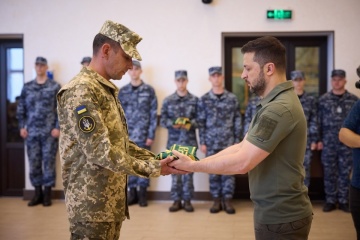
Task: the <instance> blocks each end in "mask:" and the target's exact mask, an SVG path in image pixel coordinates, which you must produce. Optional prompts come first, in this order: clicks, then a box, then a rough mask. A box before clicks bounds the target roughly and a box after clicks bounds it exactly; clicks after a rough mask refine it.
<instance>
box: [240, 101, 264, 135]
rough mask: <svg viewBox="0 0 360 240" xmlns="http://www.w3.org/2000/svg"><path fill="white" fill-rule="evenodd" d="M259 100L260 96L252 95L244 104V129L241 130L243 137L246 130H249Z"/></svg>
mask: <svg viewBox="0 0 360 240" xmlns="http://www.w3.org/2000/svg"><path fill="white" fill-rule="evenodd" d="M259 102H260V97H258V96H255V95H254V96H252V97H250V99H249V102H248V104H247V106H246V110H245V116H244V130H243V135H244V137H245V134H246V133H247V131H248V130H249V126H250V123H251V120H252V119H253V117H254V116H255V114H256V111H257V108H256V106H257V105H258V103H259Z"/></svg>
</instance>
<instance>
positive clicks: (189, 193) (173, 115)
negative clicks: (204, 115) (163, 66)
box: [160, 70, 198, 212]
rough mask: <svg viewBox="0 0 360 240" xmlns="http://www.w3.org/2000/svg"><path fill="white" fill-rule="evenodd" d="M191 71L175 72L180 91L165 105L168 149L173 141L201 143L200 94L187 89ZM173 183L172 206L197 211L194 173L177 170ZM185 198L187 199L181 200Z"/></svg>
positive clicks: (177, 88) (189, 143)
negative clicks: (180, 121)
mask: <svg viewBox="0 0 360 240" xmlns="http://www.w3.org/2000/svg"><path fill="white" fill-rule="evenodd" d="M188 82H189V80H188V76H187V71H185V70H178V71H176V72H175V84H176V92H175V93H173V94H171V95H170V96H168V97H166V98H165V99H164V101H163V105H162V108H161V118H160V125H161V126H162V127H164V128H167V130H168V141H167V145H166V147H167V149H170V147H171V146H172V145H173V144H179V145H188V146H194V147H195V146H197V141H196V133H195V130H196V128H197V123H196V107H197V103H198V98H197V97H196V96H194V95H193V94H191V93H190V92H189V91H188V90H187V84H188ZM179 118H181V119H187V120H188V122H189V123H188V124H189V125H186V124H177V121H176V120H177V119H179ZM171 177H172V184H171V192H170V195H171V199H172V200H173V201H174V203H173V205H172V206H171V207H170V208H169V211H170V212H176V211H178V210H180V209H181V208H182V207H184V210H185V211H186V212H193V211H194V207H193V206H192V204H191V199H192V198H193V195H194V183H193V173H189V174H186V175H177V174H173V175H171ZM181 200H183V201H184V203H183V204H182V203H181Z"/></svg>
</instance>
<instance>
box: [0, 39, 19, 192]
mask: <svg viewBox="0 0 360 240" xmlns="http://www.w3.org/2000/svg"><path fill="white" fill-rule="evenodd" d="M11 47H21V48H23V47H24V44H23V35H22V34H4V35H0V52H1V54H0V106H1V108H0V173H1V175H0V176H1V177H0V196H22V195H23V188H24V187H25V156H23V159H22V162H23V164H22V166H16V171H15V172H8V170H9V169H14V167H15V166H9V164H8V163H9V162H8V159H7V158H8V149H10V148H11V149H14V151H15V152H17V151H22V152H23V151H24V143H23V142H19V143H18V142H16V143H15V142H14V143H8V142H7V118H6V117H7V108H6V106H7V105H6V96H7V72H6V63H7V59H6V49H7V48H11ZM9 174H11V176H10V175H9ZM13 174H16V176H13ZM17 175H19V176H17ZM20 175H21V176H20ZM14 179H15V180H16V181H22V180H23V186H22V188H15V187H14V186H13V185H12V183H11V182H12V181H13V180H14ZM16 185H18V184H16Z"/></svg>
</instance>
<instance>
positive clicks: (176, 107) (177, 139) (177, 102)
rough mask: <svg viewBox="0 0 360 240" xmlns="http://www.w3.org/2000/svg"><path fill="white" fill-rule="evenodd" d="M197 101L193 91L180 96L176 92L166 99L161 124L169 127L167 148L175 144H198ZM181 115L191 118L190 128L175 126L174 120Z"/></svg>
mask: <svg viewBox="0 0 360 240" xmlns="http://www.w3.org/2000/svg"><path fill="white" fill-rule="evenodd" d="M197 103H198V98H197V97H196V96H194V95H192V94H191V93H188V94H187V95H185V96H184V97H179V95H178V94H177V93H176V92H175V93H173V94H171V95H170V96H168V97H166V98H165V99H164V101H163V105H162V108H161V118H160V125H161V126H162V127H164V128H167V129H168V141H167V145H166V148H167V149H170V147H171V146H172V145H173V144H179V145H190V146H194V147H195V146H197V142H196V133H195V130H196V128H197V122H196V108H197ZM179 117H184V118H189V120H190V121H191V127H190V129H189V130H186V129H183V128H182V129H175V128H173V124H174V121H175V120H176V119H177V118H179Z"/></svg>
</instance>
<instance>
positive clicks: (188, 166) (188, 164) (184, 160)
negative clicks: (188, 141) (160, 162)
mask: <svg viewBox="0 0 360 240" xmlns="http://www.w3.org/2000/svg"><path fill="white" fill-rule="evenodd" d="M172 153H173V154H174V155H175V156H177V157H178V159H176V160H174V161H172V162H170V163H169V164H168V165H169V166H170V167H174V168H176V169H181V170H185V171H189V172H192V165H193V164H194V163H195V161H194V160H192V159H191V158H190V157H188V156H186V155H184V154H182V153H180V152H178V151H176V150H172Z"/></svg>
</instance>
